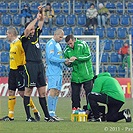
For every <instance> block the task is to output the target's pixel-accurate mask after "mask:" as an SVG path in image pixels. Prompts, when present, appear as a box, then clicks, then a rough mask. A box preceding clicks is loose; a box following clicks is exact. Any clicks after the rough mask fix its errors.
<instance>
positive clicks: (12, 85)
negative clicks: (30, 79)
mask: <svg viewBox="0 0 133 133" xmlns="http://www.w3.org/2000/svg"><path fill="white" fill-rule="evenodd" d="M8 88H9V90H13V91H16V89H18V91H24V90H25V79H24V75H23V73H22V71H21V72H20V71H19V70H18V69H17V70H13V69H10V72H9V77H8Z"/></svg>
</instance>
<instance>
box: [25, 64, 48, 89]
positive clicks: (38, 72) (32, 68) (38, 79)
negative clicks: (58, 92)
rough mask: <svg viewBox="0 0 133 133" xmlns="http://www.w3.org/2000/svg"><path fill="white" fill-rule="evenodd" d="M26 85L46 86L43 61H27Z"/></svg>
mask: <svg viewBox="0 0 133 133" xmlns="http://www.w3.org/2000/svg"><path fill="white" fill-rule="evenodd" d="M25 69H26V76H25V84H26V87H37V88H38V87H42V86H46V75H45V69H44V64H43V62H27V63H26V68H25Z"/></svg>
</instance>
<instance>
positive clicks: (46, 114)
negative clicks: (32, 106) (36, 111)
mask: <svg viewBox="0 0 133 133" xmlns="http://www.w3.org/2000/svg"><path fill="white" fill-rule="evenodd" d="M39 102H40V105H41V107H42V110H43V112H44V115H45V117H50V115H49V112H48V107H47V102H46V98H45V97H39Z"/></svg>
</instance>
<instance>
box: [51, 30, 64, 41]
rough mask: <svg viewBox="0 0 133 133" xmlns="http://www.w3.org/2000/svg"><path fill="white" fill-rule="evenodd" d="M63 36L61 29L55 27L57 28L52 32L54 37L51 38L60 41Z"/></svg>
mask: <svg viewBox="0 0 133 133" xmlns="http://www.w3.org/2000/svg"><path fill="white" fill-rule="evenodd" d="M63 36H64V31H63V30H62V29H57V30H56V31H55V32H54V37H53V39H54V40H55V41H56V42H60V41H62V39H63Z"/></svg>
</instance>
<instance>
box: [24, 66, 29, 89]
mask: <svg viewBox="0 0 133 133" xmlns="http://www.w3.org/2000/svg"><path fill="white" fill-rule="evenodd" d="M24 69H25V72H26V75H27V77H28V85H27V87H30V75H29V73H28V71H27V68H26V65H24Z"/></svg>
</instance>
